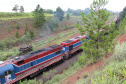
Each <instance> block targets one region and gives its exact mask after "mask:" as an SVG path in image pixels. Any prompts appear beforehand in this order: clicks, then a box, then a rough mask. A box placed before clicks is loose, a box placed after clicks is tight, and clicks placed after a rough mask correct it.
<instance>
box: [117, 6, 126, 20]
mask: <svg viewBox="0 0 126 84" xmlns="http://www.w3.org/2000/svg"><path fill="white" fill-rule="evenodd" d="M125 16H126V6H125V7H124V9H123V11H122V12H120V14H119V19H120V20H121V21H122V20H123V19H124V18H125Z"/></svg>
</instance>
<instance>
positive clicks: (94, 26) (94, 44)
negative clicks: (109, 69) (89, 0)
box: [76, 0, 117, 63]
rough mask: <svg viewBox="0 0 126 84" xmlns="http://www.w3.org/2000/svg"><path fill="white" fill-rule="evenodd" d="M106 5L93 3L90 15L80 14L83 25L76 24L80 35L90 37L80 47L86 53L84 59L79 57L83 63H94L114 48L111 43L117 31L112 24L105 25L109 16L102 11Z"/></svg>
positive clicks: (103, 2) (103, 0) (100, 1)
mask: <svg viewBox="0 0 126 84" xmlns="http://www.w3.org/2000/svg"><path fill="white" fill-rule="evenodd" d="M106 4H107V1H105V0H99V1H98V0H96V1H93V4H92V5H91V6H90V7H91V13H90V14H89V15H84V14H83V13H82V14H81V16H82V21H83V23H84V25H83V26H81V25H80V24H76V27H77V28H78V30H79V31H80V34H81V35H83V34H85V32H87V36H89V37H90V40H86V41H85V42H84V43H83V46H82V47H81V48H82V49H83V50H84V52H86V57H81V58H83V60H84V61H85V60H88V59H92V61H93V62H96V61H97V60H98V59H99V58H101V57H102V56H104V55H107V54H108V50H109V49H111V50H113V48H114V43H112V41H113V39H114V38H115V37H116V35H117V31H116V30H115V24H114V23H111V24H110V25H109V24H107V25H106V21H107V20H108V17H109V15H110V13H109V12H108V11H106V10H104V6H105V5H106ZM101 30H102V31H101ZM84 56H85V55H84ZM82 63H85V62H82Z"/></svg>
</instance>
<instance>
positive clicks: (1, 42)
mask: <svg viewBox="0 0 126 84" xmlns="http://www.w3.org/2000/svg"><path fill="white" fill-rule="evenodd" d="M4 48H6V45H5V42H4V41H3V40H2V41H0V50H3V49H4Z"/></svg>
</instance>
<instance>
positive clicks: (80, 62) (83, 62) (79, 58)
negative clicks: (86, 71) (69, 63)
mask: <svg viewBox="0 0 126 84" xmlns="http://www.w3.org/2000/svg"><path fill="white" fill-rule="evenodd" d="M86 61H87V56H86V55H85V54H84V53H83V54H82V55H81V56H79V57H78V63H79V64H81V65H84V64H85V63H86Z"/></svg>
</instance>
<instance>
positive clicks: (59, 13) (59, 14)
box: [54, 7, 64, 21]
mask: <svg viewBox="0 0 126 84" xmlns="http://www.w3.org/2000/svg"><path fill="white" fill-rule="evenodd" d="M54 16H55V17H57V18H58V19H59V20H60V21H62V20H63V18H64V11H63V10H62V9H61V8H60V7H57V8H56V12H55V14H54Z"/></svg>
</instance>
